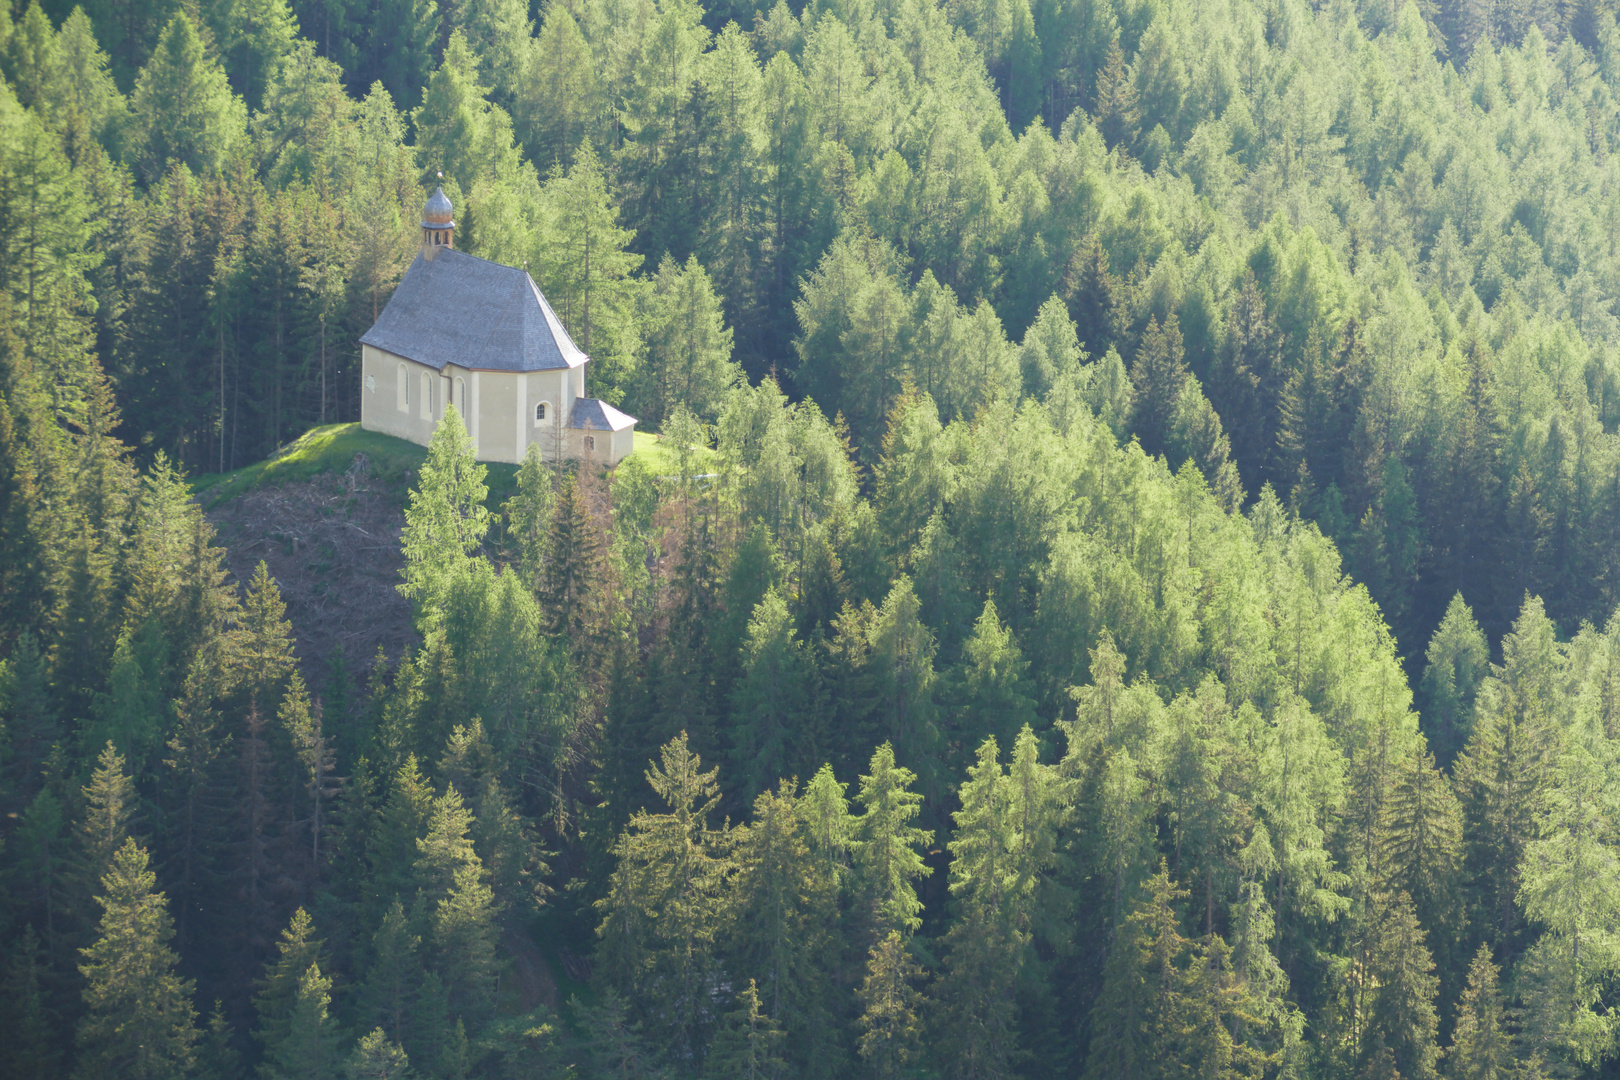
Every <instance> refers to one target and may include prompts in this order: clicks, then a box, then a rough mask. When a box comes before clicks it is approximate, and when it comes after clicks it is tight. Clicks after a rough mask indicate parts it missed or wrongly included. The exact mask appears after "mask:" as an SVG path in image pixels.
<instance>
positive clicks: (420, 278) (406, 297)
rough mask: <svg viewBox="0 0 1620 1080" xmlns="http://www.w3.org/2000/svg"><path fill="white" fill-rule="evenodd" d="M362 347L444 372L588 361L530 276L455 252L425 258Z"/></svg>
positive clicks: (363, 339)
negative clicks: (446, 369)
mask: <svg viewBox="0 0 1620 1080" xmlns="http://www.w3.org/2000/svg"><path fill="white" fill-rule="evenodd" d="M360 341H361V343H362V344H365V345H370V346H372V347H373V348H377V349H382V350H384V351H385V352H390V353H393V354H394V355H395V356H403V357H405V358H406V359H407V360H415V361H416V362H417V363H419V364H426V365H427V366H429V367H432V368H438V369H440V370H442V369H443V368H444V366H445V365H446V364H455V365H457V366H458V367H464V368H474V369H477V370H480V371H546V370H550V369H555V368H573V367H578V366H579V365H581V364H583V363H584V362H585V361H586V359H587V358H586V356H585V354H584V353H582V352H580V351H579V347H578V346H577V345H575V344H574V339H573V338H571V337H569V336H568V331H567V330H565V329H563V324H562V320H561V319H559V318H557V313H556V312H554V311H552V310H551V305H550V304H548V303H546V298H545V297H544V296H543V295H541V293H540V288H539V286H537V285H536V284H535V283H534V279H533V278H531V277H530V276H529V274H528V272H527V271H525V270H519V269H518V268H516V267H513V266H502V265H501V264H500V263H493V262H490V261H489V260H488V259H480V258H478V256H476V255H468V254H467V253H466V252H464V251H457V250H456V249H455V248H451V247H444V248H440V249H438V251H437V252H435V254H434V257H433V258H432V259H431V260H430V259H424V258H423V257H422V256H421V255H420V254H419V255H417V257H416V261H414V262H412V263H411V266H410V269H408V270H406V271H405V278H404V280H402V281H401V282H400V283H399V288H397V289H395V290H394V295H393V296H392V297H391V298H390V299H389V301H388V306H387V307H385V308H383V312H382V314H381V315H379V316H378V317H377V322H376V324H375V325H373V326H372V328H371V329H370V330H367V331H366V333H365V335H364V336H363V337H361V338H360ZM619 415H621V416H622V415H623V414H622V413H620V414H619Z"/></svg>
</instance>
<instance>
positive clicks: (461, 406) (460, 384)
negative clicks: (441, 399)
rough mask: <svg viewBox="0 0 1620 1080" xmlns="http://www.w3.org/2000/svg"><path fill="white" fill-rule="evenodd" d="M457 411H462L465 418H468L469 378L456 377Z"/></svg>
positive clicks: (462, 416)
mask: <svg viewBox="0 0 1620 1080" xmlns="http://www.w3.org/2000/svg"><path fill="white" fill-rule="evenodd" d="M455 400H456V411H457V412H459V413H461V418H462V419H463V420H465V419H467V380H466V379H462V378H458V379H456V399H455Z"/></svg>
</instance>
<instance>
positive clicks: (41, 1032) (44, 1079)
mask: <svg viewBox="0 0 1620 1080" xmlns="http://www.w3.org/2000/svg"><path fill="white" fill-rule="evenodd" d="M9 951H10V953H11V955H10V956H9V957H8V958H7V960H6V963H5V969H4V973H3V975H0V1002H3V1003H4V1008H5V1011H6V1016H7V1018H8V1019H7V1028H8V1034H7V1036H6V1038H5V1039H4V1040H0V1066H3V1067H4V1069H5V1073H6V1075H7V1076H14V1077H17V1080H48V1078H49V1077H52V1076H57V1075H59V1068H60V1066H59V1062H60V1060H61V1057H62V1047H61V1046H60V1045H59V1041H58V1032H57V1031H55V1030H53V1028H54V1027H55V1023H56V1020H57V1018H56V1017H55V1016H54V1015H53V1013H54V1010H52V1008H51V1007H50V1002H49V999H48V997H47V995H46V987H45V981H44V976H45V974H46V973H45V971H44V970H43V968H44V966H45V965H44V963H43V962H42V961H44V960H45V957H44V955H43V949H42V947H41V945H40V941H39V935H37V934H35V933H34V927H33V924H32V923H30V924H29V925H28V926H26V927H24V928H23V932H22V936H21V937H19V938H18V939H17V940H16V941H15V943H14V944H13V945H12V946H11V948H10V950H9Z"/></svg>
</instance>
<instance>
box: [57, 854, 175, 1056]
mask: <svg viewBox="0 0 1620 1080" xmlns="http://www.w3.org/2000/svg"><path fill="white" fill-rule="evenodd" d="M101 887H102V892H103V895H102V896H100V897H98V898H97V902H98V903H100V905H101V908H102V916H101V925H100V927H99V930H98V934H97V938H96V941H95V943H94V944H93V945H91V946H90V947H89V948H87V949H83V950H80V951H81V953H82V955H83V956H84V961H85V962H84V963H83V964H81V965H80V966H79V971H80V973H81V974H82V975H83V976H84V980H85V982H84V1009H85V1012H84V1017H83V1018H82V1019H81V1020H80V1021H79V1028H78V1046H79V1052H78V1057H77V1066H76V1069H75V1075H76V1076H80V1077H83V1078H84V1080H159V1078H163V1077H170V1076H176V1075H183V1074H184V1073H186V1072H187V1071H188V1070H190V1069H191V1067H192V1065H193V1064H194V1062H195V1060H196V1050H195V1044H196V1042H197V1013H196V1010H195V1009H193V1008H192V1005H191V993H192V983H191V980H189V979H182V978H180V977H179V976H178V975H176V974H175V973H174V968H175V964H176V963H177V959H178V958H177V957H176V956H175V954H174V952H173V951H172V950H171V949H170V948H169V941H170V939H171V938H173V936H174V925H173V922H172V921H171V920H170V918H169V912H168V905H167V902H166V901H165V899H164V896H163V894H162V893H161V892H158V891H157V876H156V875H155V874H153V873H152V872H151V871H150V870H148V869H147V857H146V852H145V850H143V849H142V848H139V847H137V846H136V845H135V841H134V840H125V841H124V843H123V846H122V847H120V848H119V849H118V851H117V853H116V854H115V855H114V856H113V858H112V862H111V865H110V866H109V867H108V868H107V872H106V875H105V876H104V877H103V878H102V882H101Z"/></svg>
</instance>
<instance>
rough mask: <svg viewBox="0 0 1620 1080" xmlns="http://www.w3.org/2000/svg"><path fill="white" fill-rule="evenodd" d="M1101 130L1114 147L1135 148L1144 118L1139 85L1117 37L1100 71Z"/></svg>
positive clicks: (1098, 90)
mask: <svg viewBox="0 0 1620 1080" xmlns="http://www.w3.org/2000/svg"><path fill="white" fill-rule="evenodd" d="M1095 113H1096V117H1097V130H1098V131H1100V132H1102V137H1103V138H1104V139H1106V140H1107V142H1108V146H1109V148H1110V149H1116V148H1117V149H1123V150H1125V151H1129V150H1131V149H1132V148H1133V147H1134V146H1135V144H1136V136H1137V128H1138V126H1139V125H1140V124H1141V122H1142V116H1141V109H1140V107H1139V105H1138V104H1137V99H1136V87H1135V86H1134V85H1133V84H1132V83H1131V79H1130V73H1129V71H1127V70H1126V67H1125V53H1124V50H1122V49H1121V48H1120V47H1119V38H1118V37H1115V38H1114V40H1113V41H1112V42H1110V43H1109V45H1108V54H1107V56H1106V57H1105V58H1104V60H1103V66H1102V70H1101V71H1099V72H1097V107H1096V109H1095Z"/></svg>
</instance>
